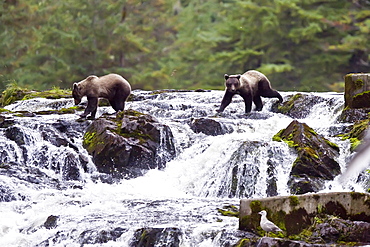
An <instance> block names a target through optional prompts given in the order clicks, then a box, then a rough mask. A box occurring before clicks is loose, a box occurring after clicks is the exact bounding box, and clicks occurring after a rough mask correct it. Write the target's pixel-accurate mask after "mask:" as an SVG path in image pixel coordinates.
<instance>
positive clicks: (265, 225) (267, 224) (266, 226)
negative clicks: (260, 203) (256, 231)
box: [258, 210, 283, 236]
mask: <svg viewBox="0 0 370 247" xmlns="http://www.w3.org/2000/svg"><path fill="white" fill-rule="evenodd" d="M258 214H260V215H261V222H260V226H261V228H262V230H264V231H265V232H267V236H268V234H269V232H282V231H283V230H281V229H280V228H279V227H277V226H276V225H275V224H274V223H272V222H271V221H269V220H268V219H267V212H266V211H265V210H262V211H261V212H259V213H258Z"/></svg>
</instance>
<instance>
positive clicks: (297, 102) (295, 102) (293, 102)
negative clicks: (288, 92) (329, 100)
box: [272, 93, 324, 119]
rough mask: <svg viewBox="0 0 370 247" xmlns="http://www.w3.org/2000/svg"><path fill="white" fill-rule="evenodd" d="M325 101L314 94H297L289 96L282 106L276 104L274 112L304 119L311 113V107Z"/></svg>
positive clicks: (273, 108)
mask: <svg viewBox="0 0 370 247" xmlns="http://www.w3.org/2000/svg"><path fill="white" fill-rule="evenodd" d="M323 100H324V99H323V98H321V97H319V96H316V95H313V94H302V93H297V94H294V95H292V96H289V97H288V99H287V100H286V101H284V102H283V103H282V104H278V103H277V104H275V105H274V106H273V107H272V111H273V112H277V113H282V114H284V115H288V116H290V117H292V118H297V119H302V118H305V117H307V116H308V114H310V112H311V108H312V107H311V106H313V105H315V104H317V103H318V102H322V101H323Z"/></svg>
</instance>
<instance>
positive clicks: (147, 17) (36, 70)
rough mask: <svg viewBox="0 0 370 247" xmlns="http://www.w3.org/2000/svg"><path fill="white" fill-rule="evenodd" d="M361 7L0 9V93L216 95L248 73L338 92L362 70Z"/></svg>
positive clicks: (27, 1) (187, 0)
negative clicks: (118, 88)
mask: <svg viewBox="0 0 370 247" xmlns="http://www.w3.org/2000/svg"><path fill="white" fill-rule="evenodd" d="M369 17H370V5H369V3H368V2H367V1H324V2H323V1H319V0H304V1H298V0H292V1H287V0H273V1H267V0H262V1H256V0H244V1H239V0H233V1H231V0H209V1H196V0H148V1H141V0H140V1H139V0H119V1H113V0H107V1H98V0H82V1H72V0H65V1H51V0H42V1H36V0H24V1H2V2H1V3H0V56H1V58H2V59H1V61H0V89H2V90H4V89H5V85H7V84H9V82H10V81H12V80H15V81H17V82H18V83H19V85H20V86H22V87H25V86H27V87H28V88H32V89H37V90H45V89H47V88H51V87H52V86H57V87H60V88H70V87H71V85H72V83H73V82H75V81H79V80H82V79H83V78H85V77H86V76H88V75H91V74H96V75H98V76H100V75H103V74H107V73H118V74H121V75H122V76H124V77H125V78H126V79H128V80H129V81H130V83H131V84H132V85H133V88H142V89H148V90H153V89H161V88H175V89H196V88H205V89H221V88H223V74H224V73H228V74H235V73H243V72H245V71H246V70H249V69H257V70H260V71H261V72H263V73H265V74H266V75H267V76H268V77H269V78H270V80H271V82H272V84H273V86H274V87H275V88H276V89H279V90H302V91H326V90H338V89H342V86H343V85H342V84H340V82H342V80H343V79H342V78H343V76H344V75H345V74H347V73H349V72H368V71H369V70H370V66H369V65H367V63H368V61H369V54H368V52H369V50H370V43H369V42H368V37H369V33H370V18H369Z"/></svg>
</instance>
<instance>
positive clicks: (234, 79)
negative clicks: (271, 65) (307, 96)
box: [217, 70, 283, 113]
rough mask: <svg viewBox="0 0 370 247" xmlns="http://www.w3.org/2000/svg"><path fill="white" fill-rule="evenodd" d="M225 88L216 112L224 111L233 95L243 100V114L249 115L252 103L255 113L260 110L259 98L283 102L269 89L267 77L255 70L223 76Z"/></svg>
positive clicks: (261, 105) (269, 84) (275, 92)
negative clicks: (237, 95)
mask: <svg viewBox="0 0 370 247" xmlns="http://www.w3.org/2000/svg"><path fill="white" fill-rule="evenodd" d="M225 86H226V90H225V95H224V97H223V99H222V102H221V106H220V108H219V109H218V110H217V111H218V112H223V111H224V109H225V108H226V107H227V106H228V105H229V104H230V103H231V99H232V97H233V96H234V95H235V94H239V95H240V96H242V98H243V99H244V103H245V113H249V112H250V111H251V110H252V101H253V102H254V104H255V105H256V111H261V110H262V107H263V104H262V100H261V96H262V97H267V98H278V99H279V101H280V103H281V102H283V98H282V97H281V95H280V94H279V93H278V92H277V91H276V90H274V89H272V88H271V83H270V81H269V80H268V79H267V77H266V76H265V75H264V74H262V73H261V72H258V71H256V70H249V71H247V72H245V73H244V74H243V75H230V76H229V75H227V74H225Z"/></svg>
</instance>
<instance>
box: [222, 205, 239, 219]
mask: <svg viewBox="0 0 370 247" xmlns="http://www.w3.org/2000/svg"><path fill="white" fill-rule="evenodd" d="M217 211H218V212H219V213H220V214H222V215H223V216H230V217H239V210H238V208H237V207H236V206H234V205H229V206H225V207H223V209H221V208H218V209H217Z"/></svg>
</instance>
